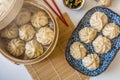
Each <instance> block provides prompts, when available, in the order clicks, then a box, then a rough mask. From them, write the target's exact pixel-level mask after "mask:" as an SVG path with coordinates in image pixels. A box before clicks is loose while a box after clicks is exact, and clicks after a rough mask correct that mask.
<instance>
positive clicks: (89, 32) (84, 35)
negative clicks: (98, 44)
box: [79, 27, 97, 43]
mask: <svg viewBox="0 0 120 80" xmlns="http://www.w3.org/2000/svg"><path fill="white" fill-rule="evenodd" d="M96 34H97V30H95V29H94V28H92V27H85V28H83V29H82V30H80V31H79V37H80V39H81V41H83V42H85V43H90V42H92V41H93V40H94V38H95V36H96Z"/></svg>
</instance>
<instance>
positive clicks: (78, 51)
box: [70, 42, 87, 59]
mask: <svg viewBox="0 0 120 80" xmlns="http://www.w3.org/2000/svg"><path fill="white" fill-rule="evenodd" d="M86 52H87V50H86V48H85V47H84V45H83V44H82V43H80V42H74V43H73V44H72V45H71V46H70V54H71V55H72V56H73V57H74V58H75V59H83V58H84V57H85V56H86Z"/></svg>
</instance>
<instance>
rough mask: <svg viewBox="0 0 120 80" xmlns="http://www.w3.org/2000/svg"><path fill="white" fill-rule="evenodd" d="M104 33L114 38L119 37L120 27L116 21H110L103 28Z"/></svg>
mask: <svg viewBox="0 0 120 80" xmlns="http://www.w3.org/2000/svg"><path fill="white" fill-rule="evenodd" d="M102 32H103V35H104V36H106V37H108V38H109V39H113V38H115V37H117V36H118V35H119V33H120V27H119V26H118V25H116V24H115V23H109V24H107V25H106V26H105V28H104V29H103V31H102Z"/></svg>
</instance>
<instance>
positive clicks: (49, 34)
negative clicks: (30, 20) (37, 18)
mask: <svg viewBox="0 0 120 80" xmlns="http://www.w3.org/2000/svg"><path fill="white" fill-rule="evenodd" d="M36 37H37V41H38V42H40V43H41V44H42V45H49V44H50V43H51V42H52V41H53V39H54V31H53V30H52V29H50V28H49V27H42V28H40V29H39V30H38V32H37V33H36Z"/></svg>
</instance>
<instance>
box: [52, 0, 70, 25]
mask: <svg viewBox="0 0 120 80" xmlns="http://www.w3.org/2000/svg"><path fill="white" fill-rule="evenodd" d="M52 2H53V4H54V5H55V7H56V9H57V10H58V12H59V13H60V16H61V17H62V19H63V21H64V22H65V24H67V22H66V20H65V18H64V17H63V15H62V13H61V11H60V9H59V7H58V6H57V4H56V2H55V1H54V0H52ZM67 26H68V24H67Z"/></svg>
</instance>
